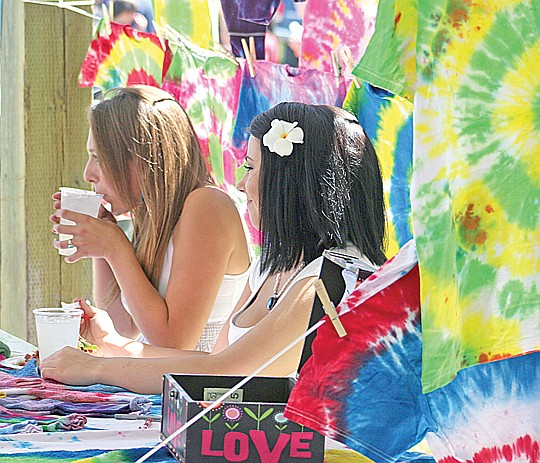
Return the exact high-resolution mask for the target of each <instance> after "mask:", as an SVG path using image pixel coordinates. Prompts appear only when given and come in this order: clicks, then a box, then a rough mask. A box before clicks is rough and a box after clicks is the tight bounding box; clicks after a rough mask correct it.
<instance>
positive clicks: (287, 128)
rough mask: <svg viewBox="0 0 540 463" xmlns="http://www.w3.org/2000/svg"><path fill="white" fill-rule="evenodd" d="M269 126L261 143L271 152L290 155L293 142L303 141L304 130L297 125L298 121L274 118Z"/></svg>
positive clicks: (282, 155)
mask: <svg viewBox="0 0 540 463" xmlns="http://www.w3.org/2000/svg"><path fill="white" fill-rule="evenodd" d="M270 125H271V128H270V130H269V131H268V132H266V133H265V134H264V136H263V140H262V141H263V145H264V146H266V147H267V148H268V149H269V150H270V151H272V153H276V154H278V155H279V156H281V157H284V156H290V155H291V153H292V151H293V143H304V131H303V130H302V128H301V127H297V125H298V122H287V121H282V120H279V119H274V120H273V121H272V122H271V124H270Z"/></svg>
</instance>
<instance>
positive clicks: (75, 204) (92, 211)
mask: <svg viewBox="0 0 540 463" xmlns="http://www.w3.org/2000/svg"><path fill="white" fill-rule="evenodd" d="M60 193H61V197H60V207H61V208H62V209H67V210H69V211H74V212H79V213H81V214H86V215H90V216H92V217H97V216H98V214H99V207H100V206H101V199H102V198H103V195H101V194H97V193H95V192H94V191H89V190H79V189H78V188H68V187H60ZM60 224H61V225H75V222H73V221H71V220H67V219H60ZM71 238H73V236H72V235H66V234H60V236H59V238H58V239H59V240H60V241H66V240H70V239H71ZM58 252H59V254H60V255H61V256H71V255H72V254H75V253H76V252H77V248H76V247H72V248H67V249H59V250H58Z"/></svg>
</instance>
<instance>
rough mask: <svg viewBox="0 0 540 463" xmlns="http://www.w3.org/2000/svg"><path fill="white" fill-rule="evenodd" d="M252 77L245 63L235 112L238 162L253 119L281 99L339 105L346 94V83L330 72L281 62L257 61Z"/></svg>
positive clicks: (245, 146) (240, 160) (235, 141)
mask: <svg viewBox="0 0 540 463" xmlns="http://www.w3.org/2000/svg"><path fill="white" fill-rule="evenodd" d="M254 66H255V77H251V76H250V75H249V72H248V69H247V66H246V68H245V69H244V73H243V77H242V87H241V89H240V100H239V102H238V115H237V119H236V125H235V127H234V133H233V145H234V146H235V149H236V152H237V158H238V160H239V162H243V161H244V158H245V156H246V149H247V141H248V138H249V134H248V131H247V129H248V127H249V124H250V123H251V121H252V119H253V118H254V117H255V116H256V115H257V114H259V113H262V112H264V111H266V110H268V109H270V108H271V107H273V106H275V105H276V104H278V103H281V102H282V101H296V102H300V103H306V104H324V105H333V106H338V107H341V105H342V104H343V100H344V99H345V96H346V94H347V82H346V81H345V80H344V79H343V78H341V80H340V83H339V86H338V85H336V80H335V77H334V75H333V74H331V73H329V72H322V71H318V70H317V69H309V70H299V69H296V68H292V67H290V66H288V65H284V64H275V63H271V62H268V61H256V62H255V63H254Z"/></svg>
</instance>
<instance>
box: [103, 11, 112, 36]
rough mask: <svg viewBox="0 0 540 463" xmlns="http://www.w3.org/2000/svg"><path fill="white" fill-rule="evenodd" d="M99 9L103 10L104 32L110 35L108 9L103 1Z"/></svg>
mask: <svg viewBox="0 0 540 463" xmlns="http://www.w3.org/2000/svg"><path fill="white" fill-rule="evenodd" d="M101 10H102V11H103V21H105V33H106V34H107V35H111V34H112V27H111V16H110V15H109V10H107V6H106V5H105V3H102V4H101Z"/></svg>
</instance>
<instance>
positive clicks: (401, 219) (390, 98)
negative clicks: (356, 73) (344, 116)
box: [343, 82, 413, 257]
mask: <svg viewBox="0 0 540 463" xmlns="http://www.w3.org/2000/svg"><path fill="white" fill-rule="evenodd" d="M343 108H344V109H346V110H347V111H350V112H351V113H353V114H354V115H355V116H356V117H357V118H358V121H359V122H360V124H362V126H363V127H364V130H365V131H366V134H367V135H368V137H369V138H370V140H371V142H372V143H373V146H374V148H375V151H376V153H377V156H378V157H379V162H380V165H381V174H382V177H383V182H384V194H385V200H386V210H387V214H388V247H387V250H386V255H387V257H391V256H393V255H394V254H396V252H397V251H398V250H399V248H401V246H403V245H404V244H405V243H406V242H407V241H409V240H410V239H411V238H412V218H411V202H410V181H411V175H412V149H413V144H412V142H413V129H412V128H413V121H412V115H413V105H412V104H411V103H410V102H409V101H407V100H405V99H404V98H401V97H398V96H395V95H392V94H391V93H390V92H388V91H387V90H383V89H380V88H376V87H373V86H372V85H370V84H368V83H367V82H363V83H361V85H360V86H359V87H357V86H356V85H351V87H350V89H349V92H348V93H347V97H346V98H345V101H344V102H343Z"/></svg>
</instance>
